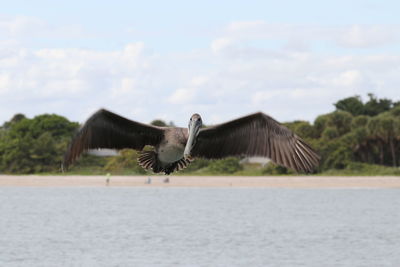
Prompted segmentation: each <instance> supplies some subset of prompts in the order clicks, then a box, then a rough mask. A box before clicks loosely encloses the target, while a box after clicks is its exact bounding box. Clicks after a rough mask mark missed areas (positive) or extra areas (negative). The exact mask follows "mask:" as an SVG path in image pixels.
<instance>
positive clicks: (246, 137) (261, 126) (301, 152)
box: [192, 112, 320, 173]
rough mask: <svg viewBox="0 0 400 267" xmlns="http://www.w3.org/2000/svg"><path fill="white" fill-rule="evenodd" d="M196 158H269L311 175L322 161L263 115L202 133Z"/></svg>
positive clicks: (250, 116)
mask: <svg viewBox="0 0 400 267" xmlns="http://www.w3.org/2000/svg"><path fill="white" fill-rule="evenodd" d="M212 148H214V149H212ZM192 155H193V156H194V157H204V158H209V159H218V158H224V157H228V156H260V157H267V158H270V159H271V160H272V161H273V162H275V163H277V164H279V165H282V166H285V167H288V168H291V169H293V170H296V171H300V172H307V173H308V172H312V171H313V170H314V169H315V167H316V166H318V164H319V159H320V157H319V156H318V154H317V153H316V152H315V151H314V150H313V149H312V148H311V147H310V146H309V145H307V144H306V143H305V142H304V141H303V140H302V139H301V138H300V137H298V136H297V135H295V134H294V133H293V132H292V131H290V130H289V129H288V128H286V127H285V126H283V125H281V124H280V123H278V122H277V121H276V120H274V119H273V118H271V117H269V116H267V115H265V114H263V113H261V112H258V113H255V114H251V115H248V116H245V117H242V118H239V119H236V120H232V121H229V122H226V123H223V124H220V125H216V126H212V127H209V128H205V129H201V130H200V132H199V135H198V136H197V143H196V145H195V146H194V147H193V150H192Z"/></svg>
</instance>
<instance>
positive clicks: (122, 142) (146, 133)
mask: <svg viewBox="0 0 400 267" xmlns="http://www.w3.org/2000/svg"><path fill="white" fill-rule="evenodd" d="M163 136H164V130H163V129H162V128H160V127H156V126H152V125H147V124H143V123H139V122H136V121H132V120H128V119H126V118H124V117H121V116H119V115H117V114H115V113H112V112H110V111H108V110H105V109H100V110H99V111H97V112H96V113H95V114H93V115H92V116H91V117H90V118H89V119H88V120H87V121H86V123H85V124H84V125H83V127H82V128H81V129H80V130H79V131H78V132H77V134H76V135H75V137H74V138H73V139H72V142H71V144H70V146H69V148H68V150H67V152H66V153H65V156H64V163H63V166H64V167H66V168H67V167H68V165H69V164H71V163H72V162H73V161H74V160H75V159H76V158H78V157H79V155H80V154H81V153H82V152H83V151H85V150H88V149H95V148H111V149H123V148H132V149H138V150H141V149H143V147H144V146H146V145H152V146H156V145H157V144H159V143H160V142H161V140H162V138H163Z"/></svg>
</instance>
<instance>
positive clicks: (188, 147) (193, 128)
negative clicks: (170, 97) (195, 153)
mask: <svg viewBox="0 0 400 267" xmlns="http://www.w3.org/2000/svg"><path fill="white" fill-rule="evenodd" d="M198 131H199V125H198V124H197V123H196V122H195V121H191V122H190V127H189V138H188V141H187V143H186V147H185V151H184V152H183V157H184V158H185V159H191V155H190V153H191V150H192V148H193V146H194V142H195V139H196V135H197V132H198Z"/></svg>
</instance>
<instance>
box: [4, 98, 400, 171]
mask: <svg viewBox="0 0 400 267" xmlns="http://www.w3.org/2000/svg"><path fill="white" fill-rule="evenodd" d="M334 106H335V107H336V110H335V111H334V112H332V113H328V114H324V115H320V116H318V117H317V118H316V119H315V121H314V123H313V124H311V123H309V122H307V121H294V122H289V123H284V124H285V125H286V126H287V127H288V128H290V129H292V130H293V131H294V132H295V133H296V134H297V135H299V136H301V137H302V138H304V139H305V140H306V141H307V142H308V143H309V144H310V145H311V146H312V147H314V148H315V149H316V150H317V151H318V152H319V153H320V155H321V156H322V161H321V165H320V167H319V169H318V170H317V173H319V174H326V175H338V174H339V175H340V174H343V175H400V168H399V165H400V153H399V151H400V102H393V101H392V100H390V99H378V98H377V97H375V96H374V95H372V94H369V95H368V100H367V101H366V102H363V101H362V99H361V97H359V96H354V97H349V98H345V99H342V100H340V101H338V102H337V103H335V104H334ZM152 124H154V125H158V126H173V125H174V124H173V122H169V123H165V122H164V121H162V120H154V121H153V122H152ZM78 128H79V124H78V123H76V122H70V121H69V120H68V119H66V118H64V117H61V116H58V115H55V114H51V115H50V114H44V115H39V116H36V117H34V118H32V119H30V118H26V117H25V116H24V115H23V114H16V115H14V117H13V118H11V120H10V121H8V122H6V123H4V124H3V125H2V126H1V127H0V173H10V174H32V173H59V172H60V164H61V161H62V157H63V154H64V152H65V150H66V148H67V146H68V143H69V142H70V140H71V138H72V136H73V134H74V133H75V132H76V131H77V129H78ZM137 157H138V153H137V152H136V151H133V150H129V149H124V150H122V151H120V153H119V155H118V156H115V157H97V156H92V155H83V156H82V157H81V158H80V159H79V160H78V161H77V162H76V163H75V164H74V165H73V166H72V168H71V169H70V171H69V173H71V174H105V173H112V174H139V175H143V174H146V173H147V172H146V171H144V170H143V169H142V168H141V167H140V166H138V164H137ZM292 173H293V172H292V171H290V170H288V169H286V168H283V167H280V166H276V165H274V164H268V165H266V166H260V165H258V164H241V163H240V159H238V158H226V159H222V160H205V159H196V160H195V161H194V162H193V163H192V164H190V165H189V167H188V168H187V169H185V170H184V171H182V172H179V173H178V174H186V175H187V174H193V175H218V174H230V175H280V174H292Z"/></svg>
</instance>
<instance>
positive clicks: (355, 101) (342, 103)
mask: <svg viewBox="0 0 400 267" xmlns="http://www.w3.org/2000/svg"><path fill="white" fill-rule="evenodd" d="M334 105H335V107H336V109H337V110H341V111H347V112H349V113H351V114H352V115H353V116H358V115H362V114H364V112H365V111H364V104H363V102H362V101H361V97H360V96H353V97H348V98H345V99H342V100H339V101H338V102H336V103H335V104H334Z"/></svg>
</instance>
